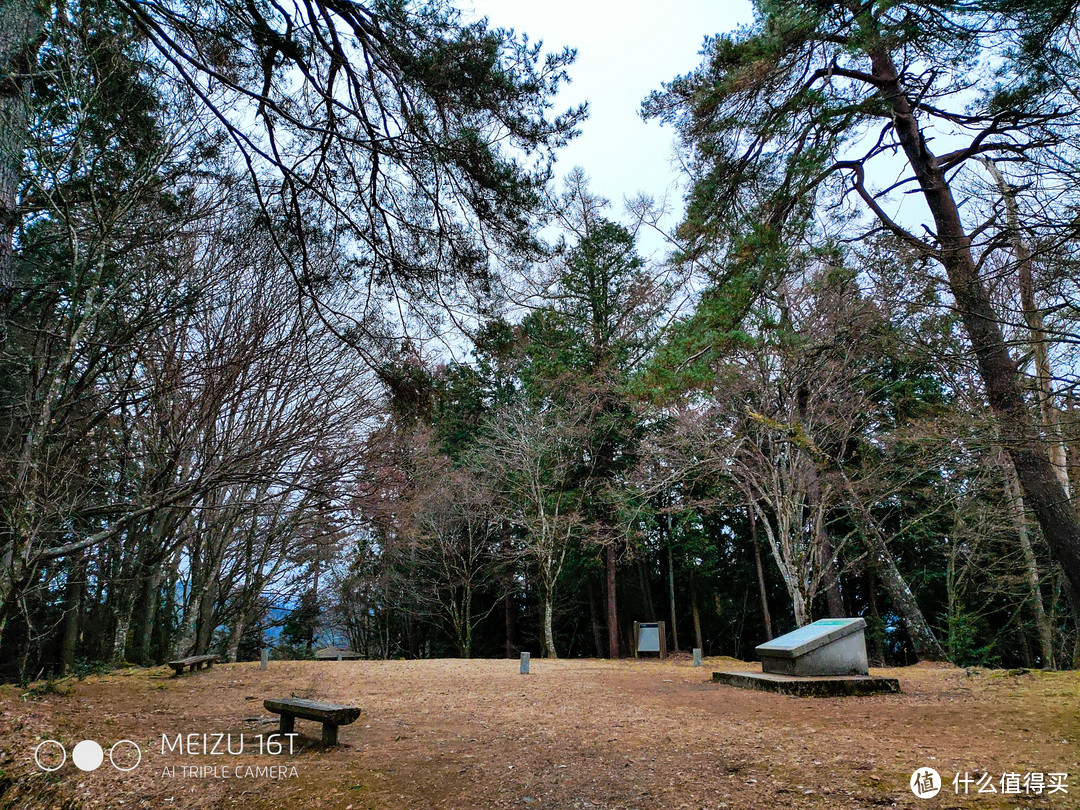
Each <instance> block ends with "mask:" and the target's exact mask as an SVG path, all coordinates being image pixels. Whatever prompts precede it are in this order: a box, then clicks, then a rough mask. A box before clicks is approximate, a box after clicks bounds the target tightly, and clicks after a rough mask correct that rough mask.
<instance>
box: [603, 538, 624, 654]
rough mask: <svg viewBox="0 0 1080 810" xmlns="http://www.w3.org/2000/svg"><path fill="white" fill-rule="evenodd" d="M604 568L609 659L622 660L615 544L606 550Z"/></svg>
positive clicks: (612, 543)
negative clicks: (616, 586)
mask: <svg viewBox="0 0 1080 810" xmlns="http://www.w3.org/2000/svg"><path fill="white" fill-rule="evenodd" d="M604 568H605V573H606V579H607V589H606V590H607V594H606V595H607V631H608V653H609V656H608V657H609V658H621V657H622V656H621V655H620V650H619V606H618V603H617V602H616V600H615V542H614V541H611V542H610V543H608V544H607V546H606V547H605V549H604Z"/></svg>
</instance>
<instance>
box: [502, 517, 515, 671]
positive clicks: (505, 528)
mask: <svg viewBox="0 0 1080 810" xmlns="http://www.w3.org/2000/svg"><path fill="white" fill-rule="evenodd" d="M502 548H503V555H504V557H505V558H506V559H507V560H509V559H510V552H511V545H510V524H509V523H507V522H506V521H505V520H504V521H503V522H502ZM513 592H514V569H513V566H508V567H507V569H506V592H505V593H504V594H503V621H504V623H505V625H506V657H507V658H513V657H514V600H513V597H512V594H513Z"/></svg>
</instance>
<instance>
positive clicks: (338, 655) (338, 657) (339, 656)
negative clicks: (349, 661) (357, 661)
mask: <svg viewBox="0 0 1080 810" xmlns="http://www.w3.org/2000/svg"><path fill="white" fill-rule="evenodd" d="M337 660H338V661H340V660H341V653H338V654H337Z"/></svg>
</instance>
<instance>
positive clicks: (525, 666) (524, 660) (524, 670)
mask: <svg viewBox="0 0 1080 810" xmlns="http://www.w3.org/2000/svg"><path fill="white" fill-rule="evenodd" d="M521 674H522V675H528V674H529V653H527V652H523V653H522V654H521Z"/></svg>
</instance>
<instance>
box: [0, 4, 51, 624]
mask: <svg viewBox="0 0 1080 810" xmlns="http://www.w3.org/2000/svg"><path fill="white" fill-rule="evenodd" d="M41 5H42V4H41V3H40V2H38V0H4V2H2V3H0V345H3V344H4V343H5V342H6V340H7V308H8V304H9V303H10V302H11V298H12V295H13V294H14V292H15V266H14V238H15V226H16V224H17V222H18V199H17V197H18V193H19V182H20V180H21V177H22V166H23V150H24V148H25V144H26V136H27V126H28V123H27V97H26V83H27V81H26V80H27V79H28V78H29V76H30V74H31V73H32V66H33V64H34V61H35V59H36V55H37V51H38V49H39V48H40V47H41V43H42V26H43V24H44V9H43V8H42V7H41ZM0 597H2V595H0ZM0 604H2V603H0Z"/></svg>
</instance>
